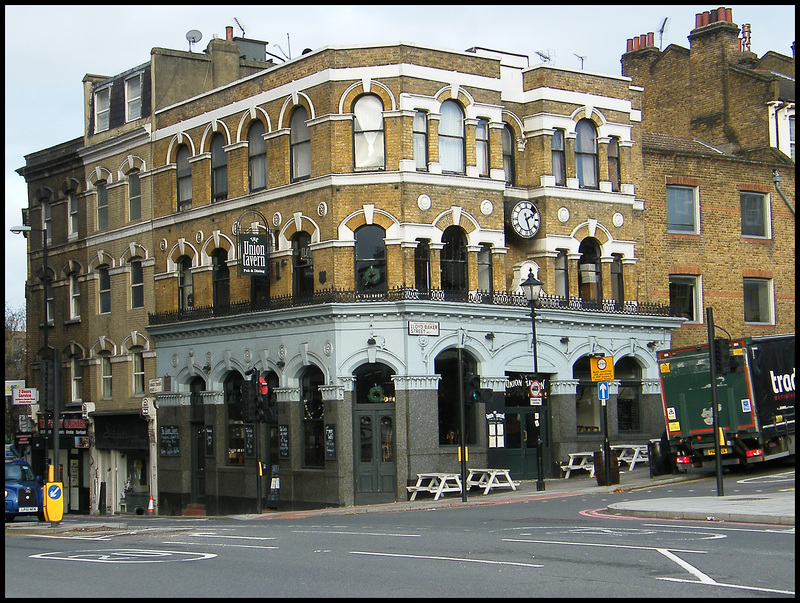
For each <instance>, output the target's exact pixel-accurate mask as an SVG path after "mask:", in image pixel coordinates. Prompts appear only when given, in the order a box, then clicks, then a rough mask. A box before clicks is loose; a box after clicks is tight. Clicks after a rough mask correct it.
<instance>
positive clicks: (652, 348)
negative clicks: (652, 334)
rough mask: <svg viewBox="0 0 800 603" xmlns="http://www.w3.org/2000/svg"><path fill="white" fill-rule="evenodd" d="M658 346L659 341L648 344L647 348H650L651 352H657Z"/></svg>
mask: <svg viewBox="0 0 800 603" xmlns="http://www.w3.org/2000/svg"><path fill="white" fill-rule="evenodd" d="M657 345H658V342H657V341H651V342H650V343H648V344H647V347H648V348H650V349H651V350H655V349H656V346H657Z"/></svg>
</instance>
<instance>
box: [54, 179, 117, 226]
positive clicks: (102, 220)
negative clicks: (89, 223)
mask: <svg viewBox="0 0 800 603" xmlns="http://www.w3.org/2000/svg"><path fill="white" fill-rule="evenodd" d="M96 187H97V230H105V229H106V228H108V188H107V187H106V181H105V180H101V181H100V182H98V183H97V185H96ZM48 207H49V204H48Z"/></svg>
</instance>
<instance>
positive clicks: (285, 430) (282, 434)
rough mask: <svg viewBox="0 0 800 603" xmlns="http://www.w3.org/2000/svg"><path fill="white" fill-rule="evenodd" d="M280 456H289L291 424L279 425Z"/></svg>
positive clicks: (285, 457) (283, 457) (284, 457)
mask: <svg viewBox="0 0 800 603" xmlns="http://www.w3.org/2000/svg"><path fill="white" fill-rule="evenodd" d="M278 456H279V457H280V458H282V459H288V458H289V426H288V425H278Z"/></svg>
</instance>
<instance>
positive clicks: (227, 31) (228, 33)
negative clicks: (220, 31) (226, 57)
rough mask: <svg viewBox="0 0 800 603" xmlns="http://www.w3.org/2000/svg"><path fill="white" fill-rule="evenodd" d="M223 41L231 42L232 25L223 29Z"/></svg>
mask: <svg viewBox="0 0 800 603" xmlns="http://www.w3.org/2000/svg"><path fill="white" fill-rule="evenodd" d="M225 39H226V40H233V25H228V26H227V27H226V28H225Z"/></svg>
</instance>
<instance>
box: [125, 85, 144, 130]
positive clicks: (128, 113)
mask: <svg viewBox="0 0 800 603" xmlns="http://www.w3.org/2000/svg"><path fill="white" fill-rule="evenodd" d="M141 116H142V74H141V73H137V74H136V75H134V76H133V77H131V78H128V79H127V80H125V121H126V122H129V121H133V120H135V119H139V118H140V117H141Z"/></svg>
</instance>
